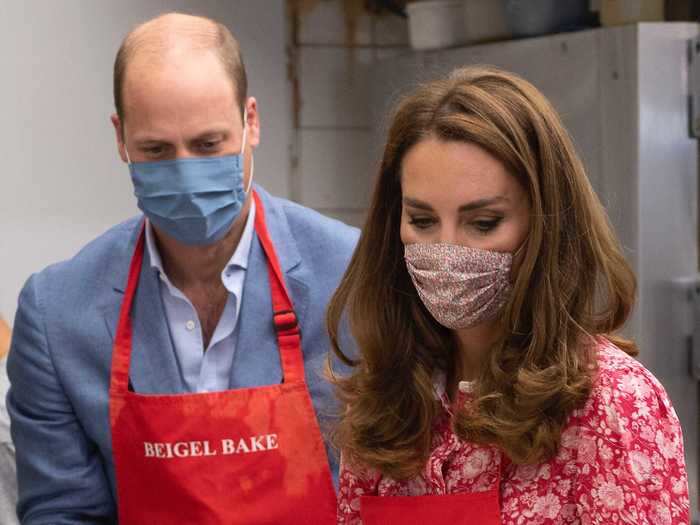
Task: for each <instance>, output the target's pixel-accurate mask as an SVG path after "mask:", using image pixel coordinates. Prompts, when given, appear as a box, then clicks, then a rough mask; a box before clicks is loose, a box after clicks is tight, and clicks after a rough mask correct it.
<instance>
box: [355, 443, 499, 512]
mask: <svg viewBox="0 0 700 525" xmlns="http://www.w3.org/2000/svg"><path fill="white" fill-rule="evenodd" d="M502 458H503V461H508V460H507V458H505V456H502ZM503 461H502V462H501V464H500V465H499V466H498V480H497V481H496V486H495V487H494V488H492V489H491V490H486V491H483V492H469V493H458V494H445V495H443V496H362V497H361V498H360V517H361V518H362V523H363V525H425V524H427V523H435V524H439V525H442V524H445V525H446V524H449V525H501V504H500V500H501V495H500V491H501V479H502V477H503V476H502V474H503Z"/></svg>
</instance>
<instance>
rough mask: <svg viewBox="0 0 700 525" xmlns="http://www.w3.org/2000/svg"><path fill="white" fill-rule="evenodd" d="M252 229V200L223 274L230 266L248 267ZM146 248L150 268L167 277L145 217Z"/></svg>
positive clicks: (253, 218)
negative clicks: (241, 230) (239, 237)
mask: <svg viewBox="0 0 700 525" xmlns="http://www.w3.org/2000/svg"><path fill="white" fill-rule="evenodd" d="M254 229H255V201H254V200H252V201H251V203H250V210H249V212H248V217H247V219H246V223H245V227H244V228H243V234H242V235H241V239H240V241H238V246H236V249H235V250H234V252H233V255H232V256H231V258H230V259H229V261H228V263H227V264H226V268H224V270H223V272H222V275H223V274H225V272H226V270H227V269H228V268H231V267H235V268H242V269H243V270H247V269H248V258H249V256H250V246H251V244H252V242H253V230H254ZM146 249H147V250H148V257H149V258H150V260H151V268H155V269H156V270H158V271H159V272H160V274H161V275H162V276H164V277H165V278H166V279H167V275H166V273H165V270H164V269H163V260H162V259H161V257H160V252H159V251H158V246H157V244H156V239H155V235H154V234H153V226H151V221H149V220H148V219H146Z"/></svg>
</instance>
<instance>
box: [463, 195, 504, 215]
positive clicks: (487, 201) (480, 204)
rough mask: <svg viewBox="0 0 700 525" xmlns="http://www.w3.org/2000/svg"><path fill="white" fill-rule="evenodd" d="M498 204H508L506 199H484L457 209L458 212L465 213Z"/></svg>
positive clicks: (499, 197)
mask: <svg viewBox="0 0 700 525" xmlns="http://www.w3.org/2000/svg"><path fill="white" fill-rule="evenodd" d="M499 202H508V199H507V198H506V197H501V196H498V197H491V198H486V199H478V200H475V201H472V202H469V203H467V204H462V205H461V206H460V207H459V211H460V212H465V211H472V210H477V209H479V208H486V207H487V206H491V205H492V204H498V203H499Z"/></svg>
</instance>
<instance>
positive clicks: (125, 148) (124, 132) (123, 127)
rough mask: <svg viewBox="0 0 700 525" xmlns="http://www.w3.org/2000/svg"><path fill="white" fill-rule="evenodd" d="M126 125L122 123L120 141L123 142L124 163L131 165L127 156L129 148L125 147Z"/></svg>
mask: <svg viewBox="0 0 700 525" xmlns="http://www.w3.org/2000/svg"><path fill="white" fill-rule="evenodd" d="M125 137H126V125H124V124H122V141H123V142H124V153H126V163H127V164H128V165H129V166H131V158H130V157H129V149H128V148H127V147H126V138H125Z"/></svg>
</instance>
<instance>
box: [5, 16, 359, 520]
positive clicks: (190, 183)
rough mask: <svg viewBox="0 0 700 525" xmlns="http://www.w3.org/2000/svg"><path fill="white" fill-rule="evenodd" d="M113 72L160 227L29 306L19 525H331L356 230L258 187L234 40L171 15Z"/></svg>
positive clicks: (27, 301)
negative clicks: (343, 291)
mask: <svg viewBox="0 0 700 525" xmlns="http://www.w3.org/2000/svg"><path fill="white" fill-rule="evenodd" d="M114 70H115V76H114V95H115V105H116V110H117V111H116V114H115V115H113V116H112V122H113V125H114V128H115V131H116V138H117V145H118V148H119V154H120V156H121V158H122V159H123V160H124V161H125V162H126V163H128V165H129V170H130V174H131V179H132V181H133V184H134V188H135V195H136V197H137V199H138V205H139V207H140V209H141V210H142V211H143V212H144V215H145V220H144V218H143V217H138V218H135V219H132V220H130V221H127V222H125V223H123V224H120V225H118V226H116V227H114V228H113V229H111V230H109V231H108V232H106V233H105V234H103V235H102V236H101V237H99V238H98V239H96V240H95V241H93V242H91V243H90V244H88V245H87V246H86V247H85V248H84V249H83V250H82V251H81V252H80V253H78V255H76V256H75V257H74V258H73V259H71V260H70V261H67V262H63V263H59V264H57V265H54V266H51V267H49V268H47V269H46V270H44V271H42V272H41V273H39V274H36V275H34V276H32V277H31V278H30V279H29V281H28V282H27V284H26V285H25V287H24V289H23V291H22V293H21V296H20V301H19V309H18V312H17V316H16V320H15V335H14V339H13V344H12V351H11V353H10V355H11V357H10V361H9V374H10V380H11V383H12V386H11V389H10V394H9V398H8V400H9V401H8V404H9V411H10V415H11V417H12V421H13V424H12V434H13V439H14V441H15V443H16V445H17V462H18V478H19V505H18V513H19V516H20V518H21V520H22V523H26V524H44V523H46V524H48V523H51V524H56V523H61V524H63V523H113V522H115V521H116V519H117V515H118V516H119V521H120V522H121V523H126V524H129V525H131V524H135V523H144V524H156V523H158V524H161V523H163V524H166V523H167V524H170V523H187V524H190V523H192V524H195V523H196V524H207V523H246V524H254V523H331V522H333V520H334V517H335V495H334V491H333V487H332V484H331V472H334V473H335V471H336V470H337V466H336V464H335V459H334V458H333V457H332V456H331V455H328V456H327V453H326V449H325V448H324V446H323V441H322V439H321V433H320V431H319V424H318V419H320V418H323V417H324V416H326V415H328V414H330V413H331V412H332V393H331V391H330V389H329V387H328V386H327V385H326V384H325V383H324V382H323V380H322V378H321V371H322V367H323V364H324V361H325V355H326V352H327V349H328V341H327V336H326V335H325V330H324V326H325V325H324V309H325V305H326V303H327V301H328V299H329V296H330V294H331V293H332V292H333V290H334V289H335V287H336V286H337V284H338V282H339V279H340V276H341V274H342V272H343V271H344V269H345V267H346V265H347V262H348V260H349V258H350V255H351V252H352V250H353V248H354V245H355V243H356V240H357V232H356V230H354V229H351V228H349V227H347V226H345V225H343V224H341V223H338V222H336V221H333V220H330V219H326V218H324V217H322V216H320V215H318V214H316V213H314V212H312V211H310V210H307V209H304V208H302V207H300V206H298V205H295V204H292V203H290V202H287V201H283V200H280V199H276V198H273V197H271V196H270V195H268V194H267V193H266V192H265V191H264V190H263V189H262V188H259V187H257V188H255V187H253V186H252V178H253V165H254V163H253V150H254V149H255V147H256V146H257V145H258V143H259V141H260V120H259V114H258V106H257V102H256V100H255V99H254V98H252V97H248V95H247V87H246V76H245V69H244V66H243V62H242V59H241V56H240V52H239V49H238V44H237V42H236V41H235V39H234V38H233V36H232V35H231V34H230V33H229V32H228V30H227V29H225V28H224V27H222V26H221V25H219V24H217V23H215V22H213V21H211V20H207V19H203V18H199V17H192V16H186V15H181V14H168V15H164V16H161V17H158V18H156V19H154V20H151V21H149V22H147V23H145V24H143V25H141V26H139V27H137V28H136V29H135V30H134V31H132V32H131V33H130V34H129V35H128V36H127V38H126V39H125V41H124V43H123V44H122V47H121V49H120V50H119V53H118V55H117V59H116V62H115V68H114ZM106 198H108V197H106ZM304 379H305V380H306V381H304ZM309 394H310V397H309ZM312 403H313V406H312ZM329 462H330V464H331V466H330V468H329Z"/></svg>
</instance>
